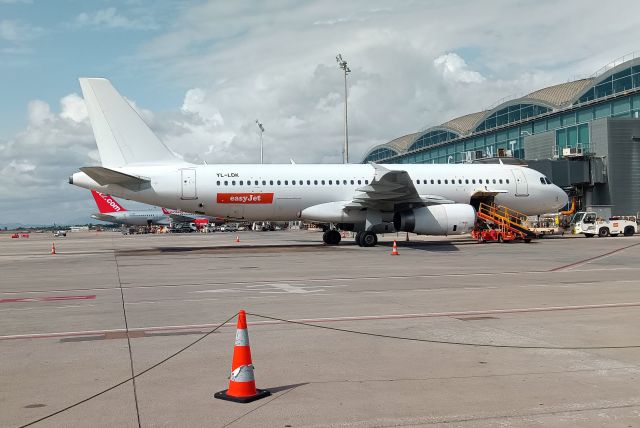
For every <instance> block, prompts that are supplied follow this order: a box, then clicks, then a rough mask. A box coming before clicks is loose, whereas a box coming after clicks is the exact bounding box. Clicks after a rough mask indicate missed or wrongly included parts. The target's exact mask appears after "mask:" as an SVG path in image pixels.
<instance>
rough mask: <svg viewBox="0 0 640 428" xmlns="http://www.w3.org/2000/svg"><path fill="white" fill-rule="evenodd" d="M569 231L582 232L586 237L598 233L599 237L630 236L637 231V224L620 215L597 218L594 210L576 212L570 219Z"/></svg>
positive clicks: (575, 233) (573, 232) (576, 233)
mask: <svg viewBox="0 0 640 428" xmlns="http://www.w3.org/2000/svg"><path fill="white" fill-rule="evenodd" d="M571 233H572V234H574V235H579V234H583V235H584V236H586V237H587V238H591V237H593V236H595V235H598V236H599V237H601V238H604V237H607V236H618V235H620V234H622V235H624V236H632V235H634V234H636V233H638V224H637V223H636V222H635V221H633V220H626V219H624V218H621V217H611V218H610V219H608V220H605V219H602V218H599V217H598V216H597V214H596V213H595V212H585V211H579V212H577V213H576V214H575V215H574V216H573V218H572V219H571Z"/></svg>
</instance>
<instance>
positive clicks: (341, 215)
mask: <svg viewBox="0 0 640 428" xmlns="http://www.w3.org/2000/svg"><path fill="white" fill-rule="evenodd" d="M349 202H350V201H337V202H327V203H325V204H319V205H313V206H311V207H308V208H305V209H303V210H302V211H301V212H300V213H299V214H298V217H299V218H301V219H304V220H313V221H320V222H327V223H362V222H364V221H365V216H366V213H365V212H364V211H362V210H345V209H344V207H345V206H346V205H347V204H348V203H349Z"/></svg>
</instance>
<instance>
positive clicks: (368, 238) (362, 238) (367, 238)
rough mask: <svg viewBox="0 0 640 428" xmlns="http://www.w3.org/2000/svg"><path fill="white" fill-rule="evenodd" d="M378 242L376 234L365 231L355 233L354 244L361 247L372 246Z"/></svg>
mask: <svg viewBox="0 0 640 428" xmlns="http://www.w3.org/2000/svg"><path fill="white" fill-rule="evenodd" d="M377 243H378V235H376V234H375V233H373V232H370V231H365V232H358V233H356V244H358V245H359V246H361V247H374V246H375V245H376V244H377Z"/></svg>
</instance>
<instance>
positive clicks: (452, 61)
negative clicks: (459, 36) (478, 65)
mask: <svg viewBox="0 0 640 428" xmlns="http://www.w3.org/2000/svg"><path fill="white" fill-rule="evenodd" d="M433 64H434V65H435V66H436V67H437V68H438V69H440V70H441V71H442V75H443V76H444V78H445V79H446V80H450V81H453V82H462V83H480V82H482V81H484V80H485V78H484V77H483V76H482V74H480V73H478V72H477V71H473V70H470V69H469V66H468V65H467V63H466V61H465V60H464V59H462V58H460V56H459V55H458V54H455V53H447V54H444V55H440V56H439V57H438V58H436V59H434V60H433Z"/></svg>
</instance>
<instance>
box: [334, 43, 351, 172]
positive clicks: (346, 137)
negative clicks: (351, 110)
mask: <svg viewBox="0 0 640 428" xmlns="http://www.w3.org/2000/svg"><path fill="white" fill-rule="evenodd" d="M336 62H337V63H338V67H340V69H342V70H343V71H344V149H343V151H342V160H343V162H344V163H349V125H348V121H347V74H348V73H351V69H350V68H349V67H348V66H347V61H345V60H344V59H342V54H338V55H337V56H336Z"/></svg>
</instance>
